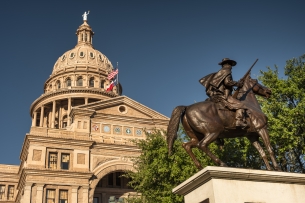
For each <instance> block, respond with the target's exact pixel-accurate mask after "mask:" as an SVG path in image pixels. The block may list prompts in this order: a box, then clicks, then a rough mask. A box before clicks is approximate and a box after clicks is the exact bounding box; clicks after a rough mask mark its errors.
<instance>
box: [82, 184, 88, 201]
mask: <svg viewBox="0 0 305 203" xmlns="http://www.w3.org/2000/svg"><path fill="white" fill-rule="evenodd" d="M82 188H83V203H88V202H89V201H88V200H89V186H83V187H82Z"/></svg>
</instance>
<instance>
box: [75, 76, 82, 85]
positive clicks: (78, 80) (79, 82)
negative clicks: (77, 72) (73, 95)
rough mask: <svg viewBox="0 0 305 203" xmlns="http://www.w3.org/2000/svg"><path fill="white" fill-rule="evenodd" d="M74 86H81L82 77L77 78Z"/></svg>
mask: <svg viewBox="0 0 305 203" xmlns="http://www.w3.org/2000/svg"><path fill="white" fill-rule="evenodd" d="M76 85H77V86H83V78H82V77H79V78H77V81H76Z"/></svg>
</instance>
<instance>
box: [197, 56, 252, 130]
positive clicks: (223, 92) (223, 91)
mask: <svg viewBox="0 0 305 203" xmlns="http://www.w3.org/2000/svg"><path fill="white" fill-rule="evenodd" d="M218 64H219V65H221V66H222V68H221V69H220V70H219V71H218V72H216V73H212V74H209V75H207V76H205V77H203V78H202V79H200V80H199V82H200V83H201V84H202V85H203V86H205V87H206V94H207V95H208V96H209V97H210V99H211V100H212V101H214V102H219V103H220V104H222V106H225V107H227V108H228V109H230V110H236V115H235V119H236V127H241V128H245V127H246V126H247V122H246V120H245V109H246V107H245V106H244V104H243V103H241V102H240V101H239V100H237V99H235V98H233V97H232V91H233V86H237V87H242V86H243V84H242V83H241V82H236V81H234V80H233V79H232V71H231V69H232V66H235V65H236V64H237V63H236V61H234V60H231V59H229V58H224V59H222V61H221V62H220V63H218Z"/></svg>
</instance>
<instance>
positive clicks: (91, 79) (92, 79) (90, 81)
mask: <svg viewBox="0 0 305 203" xmlns="http://www.w3.org/2000/svg"><path fill="white" fill-rule="evenodd" d="M89 87H94V78H90V80H89Z"/></svg>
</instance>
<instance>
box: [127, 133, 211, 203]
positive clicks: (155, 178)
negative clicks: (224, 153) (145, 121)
mask: <svg viewBox="0 0 305 203" xmlns="http://www.w3.org/2000/svg"><path fill="white" fill-rule="evenodd" d="M164 133H165V132H162V131H155V132H153V133H150V134H147V139H146V140H139V141H136V144H137V146H138V147H139V148H140V149H141V151H142V153H141V155H140V156H139V157H137V158H135V160H134V167H135V169H136V171H137V172H136V173H132V172H129V173H128V176H129V177H130V178H131V181H130V185H131V186H132V187H133V188H134V189H135V190H136V191H137V192H140V193H142V195H143V196H144V197H145V200H146V202H148V203H155V202H160V203H162V202H164V203H168V202H175V203H179V202H183V197H182V196H180V195H175V194H173V193H172V189H173V188H174V187H175V186H177V185H179V184H180V183H182V182H183V181H184V180H186V179H187V178H189V177H190V176H192V175H193V174H194V173H196V172H197V168H196V167H195V165H194V164H193V162H192V160H191V158H190V157H189V156H188V154H187V153H186V151H185V150H184V148H183V147H182V145H181V144H182V138H180V139H178V140H176V142H175V143H174V147H173V152H174V153H173V155H172V156H168V149H167V143H166V140H165V137H164ZM180 135H181V133H180ZM193 151H194V153H195V154H196V156H197V157H198V158H199V160H200V161H201V163H202V164H203V165H205V166H206V165H213V163H212V162H211V160H209V159H207V158H206V157H204V156H203V155H202V153H201V152H200V151H199V150H193ZM130 202H132V201H130Z"/></svg>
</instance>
